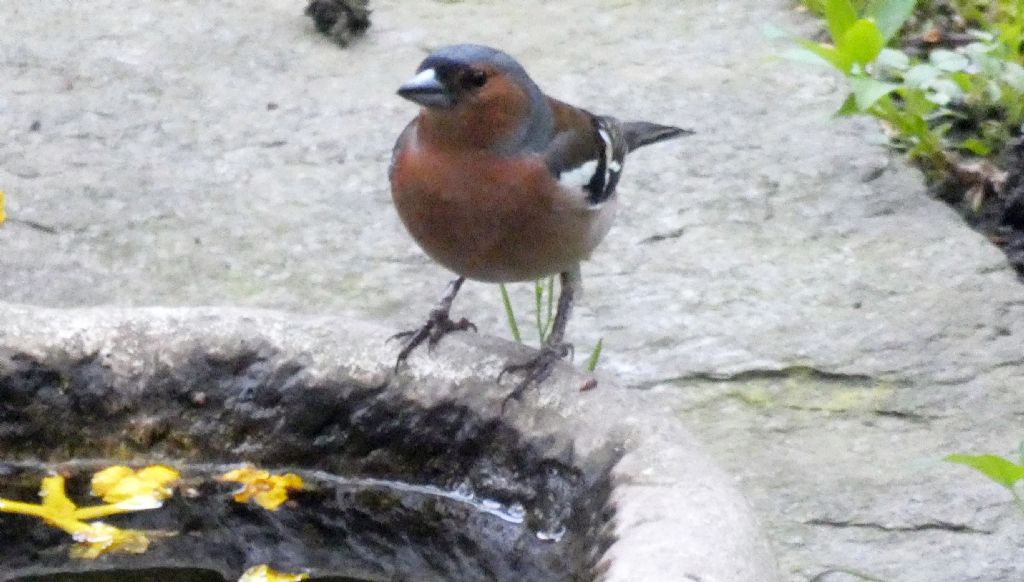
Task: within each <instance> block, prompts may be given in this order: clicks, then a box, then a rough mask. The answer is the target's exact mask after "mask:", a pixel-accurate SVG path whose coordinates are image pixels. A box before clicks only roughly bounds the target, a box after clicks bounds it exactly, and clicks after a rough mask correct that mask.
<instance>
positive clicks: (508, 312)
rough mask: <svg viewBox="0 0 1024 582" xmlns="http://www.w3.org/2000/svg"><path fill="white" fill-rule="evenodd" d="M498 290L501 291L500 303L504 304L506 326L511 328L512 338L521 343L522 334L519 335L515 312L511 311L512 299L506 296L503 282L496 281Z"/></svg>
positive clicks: (506, 292) (506, 290)
mask: <svg viewBox="0 0 1024 582" xmlns="http://www.w3.org/2000/svg"><path fill="white" fill-rule="evenodd" d="M498 290H500V291H501V303H502V305H504V306H505V317H507V318H508V328H509V329H510V330H512V339H514V340H516V342H517V343H523V336H521V335H519V325H518V324H517V323H516V314H515V313H513V312H512V301H511V300H509V298H508V289H505V284H504V283H498Z"/></svg>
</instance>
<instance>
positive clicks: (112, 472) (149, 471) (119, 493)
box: [92, 465, 180, 509]
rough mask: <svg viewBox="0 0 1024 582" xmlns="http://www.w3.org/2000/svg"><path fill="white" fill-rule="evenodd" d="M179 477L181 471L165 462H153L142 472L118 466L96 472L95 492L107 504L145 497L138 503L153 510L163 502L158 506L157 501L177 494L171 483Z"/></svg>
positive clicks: (94, 477)
mask: <svg viewBox="0 0 1024 582" xmlns="http://www.w3.org/2000/svg"><path fill="white" fill-rule="evenodd" d="M179 477H180V474H179V473H178V472H177V471H175V470H174V469H172V468H170V467H167V466H165V465H152V466H149V467H145V468H143V469H140V470H139V471H133V470H132V469H130V468H128V467H124V466H120V465H117V466H113V467H108V468H106V469H104V470H102V471H100V472H99V473H96V474H95V475H93V477H92V493H93V495H96V496H99V497H102V498H103V501H106V502H107V503H121V502H126V501H130V500H133V499H136V498H141V499H138V501H137V503H136V505H137V506H139V507H140V508H142V509H151V508H152V507H159V503H157V504H156V505H155V506H154V505H153V504H152V502H153V501H161V500H164V499H167V498H168V497H170V496H171V495H173V494H174V490H173V489H171V487H170V485H171V484H172V483H174V482H175V481H177V480H178V478H179Z"/></svg>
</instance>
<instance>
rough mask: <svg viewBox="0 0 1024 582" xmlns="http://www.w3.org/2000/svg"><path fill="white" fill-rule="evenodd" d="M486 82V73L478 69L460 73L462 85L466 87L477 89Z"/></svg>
mask: <svg viewBox="0 0 1024 582" xmlns="http://www.w3.org/2000/svg"><path fill="white" fill-rule="evenodd" d="M485 83H487V73H485V72H483V71H481V70H478V69H470V70H468V71H466V73H465V74H464V75H462V86H463V87H465V88H466V89H479V88H480V87H483V86H484V84H485Z"/></svg>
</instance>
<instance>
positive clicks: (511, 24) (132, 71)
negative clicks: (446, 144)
mask: <svg viewBox="0 0 1024 582" xmlns="http://www.w3.org/2000/svg"><path fill="white" fill-rule="evenodd" d="M302 8H303V6H302V3H301V2H291V1H284V0H267V1H263V2H258V3H252V2H243V1H241V0H227V1H225V2H218V3H216V4H210V3H206V2H199V1H198V0H193V1H185V0H169V1H167V2H153V3H141V4H132V5H124V4H123V3H116V2H112V1H110V0H95V1H93V2H87V3H83V2H80V3H72V4H68V3H66V2H58V1H56V0H42V1H41V2H32V3H29V2H27V1H24V0H14V1H7V2H3V3H0V19H2V21H3V22H4V34H3V38H0V77H2V78H3V79H4V90H3V91H2V92H0V135H2V136H3V140H2V142H0V188H2V189H3V190H4V191H5V192H6V193H7V196H8V207H9V208H8V211H9V215H10V217H11V220H10V222H9V224H7V225H6V226H5V227H4V228H2V229H0V297H2V298H4V299H5V300H7V301H13V302H27V303H35V304H44V305H52V306H79V305H99V304H117V305H151V304H164V305H243V306H261V307H273V308H281V309H286V310H292V311H300V312H305V313H331V314H339V315H344V316H358V317H361V318H374V319H377V320H380V321H383V322H384V323H385V324H388V325H391V326H392V327H394V328H395V329H396V330H397V329H399V328H406V327H409V326H410V325H411V324H413V323H415V322H417V321H418V320H419V318H421V317H422V316H423V315H425V314H426V311H427V310H428V309H429V307H430V306H431V305H432V304H433V302H434V301H435V300H436V297H437V296H439V294H440V293H441V291H442V290H443V287H444V283H445V281H446V279H447V277H448V274H447V273H445V272H444V271H442V270H441V269H440V268H438V267H436V266H434V265H432V264H430V262H429V261H428V260H427V259H425V257H424V256H423V255H422V254H421V253H420V252H419V251H418V250H417V249H416V247H415V245H414V244H413V243H412V242H411V240H410V239H409V238H408V237H407V236H406V235H405V234H404V232H403V231H402V228H401V226H400V224H399V222H398V219H397V218H396V216H395V215H394V212H393V211H392V209H391V208H390V199H389V195H388V192H387V189H386V180H385V173H386V165H387V160H388V158H389V156H390V150H391V145H392V142H393V139H394V137H395V136H396V135H397V133H398V131H399V130H400V129H401V127H402V126H403V125H404V124H405V123H406V122H407V121H408V119H409V118H410V117H411V116H412V114H413V108H412V107H411V106H410V104H408V103H405V102H403V101H401V100H400V99H398V98H397V97H395V96H394V95H393V91H394V89H395V88H396V87H397V86H398V85H399V84H400V83H401V82H402V81H403V80H405V79H406V78H407V77H408V76H409V75H410V74H411V73H412V71H413V70H414V68H415V66H416V64H417V63H418V61H419V60H420V59H421V58H422V56H423V55H424V51H425V50H426V49H427V48H429V47H432V46H437V45H440V44H445V43H448V42H455V41H475V42H483V43H487V44H495V45H499V46H501V47H502V48H504V49H506V50H508V51H509V52H511V53H512V54H513V55H516V56H517V57H519V58H520V60H521V61H522V62H523V63H524V64H525V65H526V67H527V69H528V70H529V71H531V73H532V74H533V76H534V78H535V79H536V80H537V81H538V82H539V83H540V85H541V86H542V87H543V88H545V89H546V90H547V91H548V92H549V93H551V94H553V95H556V96H558V97H560V98H563V99H565V100H568V101H570V102H574V103H578V104H581V105H584V106H586V107H588V108H590V109H591V110H594V111H597V112H608V113H615V114H617V115H619V116H620V117H631V118H642V119H649V120H652V121H660V122H664V123H675V124H678V125H684V126H688V127H692V128H693V129H695V130H696V131H697V135H695V136H693V137H689V138H686V139H685V140H681V141H676V142H672V143H668V144H662V145H658V146H653V147H651V148H648V149H645V150H643V151H642V152H639V153H637V154H635V155H634V156H633V157H631V159H630V160H629V162H628V163H627V169H626V171H625V175H624V178H623V181H622V183H621V186H620V191H621V197H622V201H623V209H622V212H621V213H620V218H619V221H618V223H617V225H616V227H615V228H614V229H613V230H612V233H611V234H610V235H609V237H608V239H607V240H606V242H605V243H604V245H603V246H602V247H601V248H600V249H599V250H598V251H597V252H596V253H595V256H594V258H593V260H592V261H591V262H589V263H587V264H586V265H584V281H585V285H586V288H587V292H586V295H585V297H584V298H583V300H582V303H581V304H580V307H579V309H578V311H577V313H576V316H575V318H574V319H573V321H572V322H571V325H570V330H569V333H570V337H571V338H572V339H574V340H576V341H577V342H578V344H579V345H580V346H581V349H580V351H584V352H585V351H587V350H588V349H589V346H591V345H593V344H594V342H596V341H597V339H598V338H601V337H603V338H604V346H605V348H604V353H603V356H602V363H601V367H602V370H603V373H606V374H609V375H614V376H617V377H618V378H619V379H620V380H621V382H622V383H624V384H625V385H627V386H630V387H633V388H638V389H641V388H642V389H647V390H650V391H652V392H653V393H655V394H659V395H661V396H662V399H661V400H660V402H662V403H663V406H664V407H667V408H669V409H671V410H674V411H675V412H676V414H677V415H678V417H679V421H680V422H681V423H686V424H688V425H689V426H690V427H692V428H693V429H694V430H695V432H697V433H698V434H699V435H700V436H702V437H703V438H704V440H705V441H707V442H708V443H710V447H711V449H712V450H713V451H714V453H715V454H716V455H717V456H718V459H719V461H720V462H721V463H722V464H723V465H724V466H725V467H726V468H727V469H729V470H731V471H732V472H733V473H734V474H735V475H736V476H737V479H738V480H739V485H740V487H741V488H742V489H743V490H744V491H745V492H746V494H747V495H748V496H749V497H750V498H751V500H752V501H753V503H754V505H755V507H756V508H757V509H758V510H759V511H760V513H761V516H762V518H763V519H764V521H765V523H766V526H767V528H768V530H769V532H770V533H771V535H772V537H773V538H774V541H775V544H776V548H777V551H778V553H779V558H780V562H781V564H782V567H783V570H784V572H785V573H786V575H787V576H788V577H789V578H791V579H793V580H807V579H809V578H811V577H813V576H814V575H816V574H818V573H820V572H822V571H824V570H826V569H827V568H829V567H832V566H838V567H855V568H856V569H859V570H862V571H864V572H867V573H871V574H873V575H875V576H877V577H879V578H882V579H886V580H895V581H901V582H902V581H908V582H917V581H921V582H924V581H928V582H935V581H951V582H952V581H956V582H960V581H975V580H976V581H992V580H1020V579H1024V559H1022V558H1021V557H1020V547H1021V546H1022V545H1024V518H1022V516H1021V515H1020V513H1019V512H1018V511H1015V509H1014V508H1013V507H1012V506H1011V505H1010V503H1009V496H1008V495H1007V494H1006V493H1005V492H1004V491H1002V490H1001V489H1000V488H999V487H997V486H995V485H991V484H988V483H987V482H986V481H985V480H984V479H983V478H981V477H980V476H977V475H975V474H972V473H971V472H970V471H969V470H968V469H965V468H962V467H957V466H952V465H948V464H945V463H942V462H941V461H940V459H941V457H942V456H944V455H945V454H947V453H951V452H994V453H1007V454H1008V453H1010V452H1011V451H1012V449H1013V448H1014V446H1015V444H1016V442H1017V440H1018V439H1020V438H1021V437H1022V436H1024V435H1022V433H1021V419H1022V416H1024V397H1022V396H1021V386H1024V355H1022V350H1021V336H1022V334H1024V288H1022V287H1021V286H1020V285H1019V283H1018V282H1017V281H1016V280H1015V278H1014V275H1013V273H1012V272H1011V271H1010V269H1009V268H1008V267H1007V266H1006V261H1005V258H1004V257H1003V255H1002V254H1001V253H1000V252H999V251H998V250H996V249H995V248H993V247H992V246H990V245H989V244H988V243H987V242H986V241H985V240H984V239H983V237H982V236H980V235H978V234H976V233H974V232H972V231H970V230H969V229H967V228H966V227H965V226H964V225H963V224H962V223H961V221H960V220H959V218H958V217H957V216H956V215H955V214H954V213H953V212H952V211H951V210H949V209H947V208H946V207H945V206H943V205H942V204H941V203H939V202H936V201H933V200H930V199H928V198H927V197H926V195H925V194H924V191H923V187H922V186H921V184H920V177H919V176H918V175H917V174H916V173H915V172H914V171H912V170H909V169H908V168H906V167H905V165H904V164H903V163H902V162H901V161H900V160H899V159H898V158H894V157H891V156H890V155H888V154H887V153H886V152H885V150H883V149H882V148H881V147H878V146H876V145H871V144H873V143H877V142H878V141H879V135H880V134H879V131H878V129H877V127H876V126H875V125H874V124H873V123H871V122H867V121H857V120H838V121H837V120H833V119H831V118H830V114H831V112H832V111H833V110H834V109H835V107H836V106H837V105H838V104H839V103H840V102H841V100H842V98H843V97H844V95H843V89H842V86H841V85H839V84H838V83H837V82H836V80H835V79H834V78H833V77H831V76H829V75H828V74H827V73H824V72H822V71H818V70H813V69H807V68H803V67H801V66H799V65H794V64H791V63H787V62H785V61H778V60H774V59H772V58H771V55H772V53H773V51H775V50H777V49H778V48H779V45H777V44H772V42H770V41H768V40H766V38H765V37H764V35H762V34H761V32H760V31H761V29H762V26H763V25H764V24H769V23H770V24H774V25H777V26H781V27H783V28H786V29H789V30H792V31H798V32H803V33H811V32H813V31H814V30H815V27H816V26H817V25H816V24H815V23H813V22H811V21H809V20H807V19H806V18H805V17H803V16H801V15H799V14H796V13H794V12H793V11H792V10H791V6H790V5H789V3H788V2H786V1H784V0H771V1H761V0H730V1H721V2H714V3H711V2H698V1H697V0H684V1H680V0H660V1H658V0H651V1H645V2H640V1H636V2H622V1H616V2H611V1H608V2H604V1H602V2H584V1H583V0H565V1H563V2H559V3H557V4H555V3H543V2H540V1H539V0H526V1H524V2H516V3H497V2H458V3H447V2H418V3H411V2H398V1H397V0H392V1H383V0H382V1H378V2H375V3H374V5H373V8H374V14H373V21H374V25H373V27H372V28H371V29H370V31H369V32H368V35H367V37H366V38H364V39H361V40H359V41H357V42H356V43H354V44H353V46H351V47H350V48H348V49H346V50H344V51H342V50H339V49H338V48H337V47H336V46H334V45H333V44H331V43H330V41H329V40H328V39H325V38H323V37H321V36H319V35H317V34H315V33H314V32H313V25H312V22H311V21H309V20H308V19H306V18H304V17H302V15H301V13H302ZM583 14H585V15H586V17H585V18H583V17H581V15H583ZM37 121H38V124H35V122H37ZM34 125H37V126H38V129H35V130H34V129H33V127H34ZM513 293H514V294H515V297H514V300H515V302H516V303H517V305H518V306H519V309H520V312H521V313H522V314H523V315H524V319H529V309H528V307H527V306H528V305H529V304H530V303H531V301H532V290H531V289H529V288H527V286H520V287H519V288H516V289H513ZM456 312H457V313H458V314H459V315H467V316H469V317H470V318H471V319H474V320H475V322H476V323H477V324H478V325H479V326H480V329H481V331H482V332H484V333H491V334H507V332H506V330H505V326H504V323H503V321H502V317H503V316H502V312H501V308H500V303H499V300H498V295H497V290H496V289H495V288H494V287H492V286H487V285H479V284H470V285H467V287H466V288H465V290H464V292H463V295H462V296H461V297H460V299H459V300H458V302H457V303H456ZM524 327H527V326H524ZM598 389H600V388H598ZM842 578H843V575H840V574H837V575H834V576H831V577H828V579H829V580H840V579H842Z"/></svg>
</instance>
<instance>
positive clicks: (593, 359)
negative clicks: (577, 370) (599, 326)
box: [587, 338, 604, 372]
mask: <svg viewBox="0 0 1024 582" xmlns="http://www.w3.org/2000/svg"><path fill="white" fill-rule="evenodd" d="M603 344H604V338H600V339H599V340H597V345H596V346H594V350H593V351H592V352H590V358H588V359H587V371H588V372H593V371H594V370H595V369H597V362H598V360H600V359H601V346H602V345H603Z"/></svg>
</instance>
